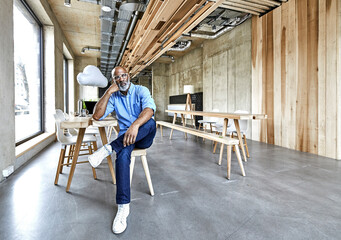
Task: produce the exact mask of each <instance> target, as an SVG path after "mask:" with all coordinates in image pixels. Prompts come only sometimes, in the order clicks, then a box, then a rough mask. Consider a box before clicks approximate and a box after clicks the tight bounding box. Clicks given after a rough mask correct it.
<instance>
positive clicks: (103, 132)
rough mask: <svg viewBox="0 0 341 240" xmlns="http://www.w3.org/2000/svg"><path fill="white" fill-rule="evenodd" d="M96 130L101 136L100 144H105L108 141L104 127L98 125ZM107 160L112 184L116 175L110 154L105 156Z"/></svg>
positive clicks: (114, 182)
mask: <svg viewBox="0 0 341 240" xmlns="http://www.w3.org/2000/svg"><path fill="white" fill-rule="evenodd" d="M98 130H99V134H100V136H101V140H102V144H103V146H104V145H105V144H107V143H108V140H107V137H106V135H105V129H104V127H98ZM107 161H108V165H109V170H110V173H111V177H112V182H113V184H116V177H115V171H114V166H113V164H112V160H111V156H110V155H109V156H107Z"/></svg>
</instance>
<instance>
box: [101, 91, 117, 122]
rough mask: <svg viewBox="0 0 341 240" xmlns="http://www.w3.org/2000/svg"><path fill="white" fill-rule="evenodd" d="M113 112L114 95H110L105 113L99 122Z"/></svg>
mask: <svg viewBox="0 0 341 240" xmlns="http://www.w3.org/2000/svg"><path fill="white" fill-rule="evenodd" d="M113 111H115V101H114V95H111V96H110V98H109V101H108V104H107V108H106V109H105V113H104V115H103V116H102V117H101V118H100V119H99V120H103V119H104V118H106V117H107V116H108V115H109V114H110V113H112V112H113Z"/></svg>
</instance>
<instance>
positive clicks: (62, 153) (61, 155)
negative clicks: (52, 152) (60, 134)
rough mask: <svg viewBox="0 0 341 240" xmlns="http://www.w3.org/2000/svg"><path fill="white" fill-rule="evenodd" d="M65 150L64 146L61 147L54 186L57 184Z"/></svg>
mask: <svg viewBox="0 0 341 240" xmlns="http://www.w3.org/2000/svg"><path fill="white" fill-rule="evenodd" d="M65 150H66V145H65V146H62V149H60V155H59V162H58V167H57V172H56V177H55V179H54V184H55V185H57V184H58V179H59V173H60V171H61V170H60V169H61V167H62V164H63V162H64V157H65Z"/></svg>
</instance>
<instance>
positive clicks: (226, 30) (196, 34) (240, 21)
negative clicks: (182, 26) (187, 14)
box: [183, 14, 251, 39]
mask: <svg viewBox="0 0 341 240" xmlns="http://www.w3.org/2000/svg"><path fill="white" fill-rule="evenodd" d="M250 16H251V14H247V15H245V16H244V17H243V18H242V19H240V20H239V21H236V23H235V24H234V25H233V26H226V27H225V28H222V29H220V30H219V31H218V32H217V33H216V34H214V35H207V34H199V33H186V34H183V36H185V37H196V38H203V39H216V38H218V37H219V36H221V35H222V34H224V33H226V32H228V31H230V30H232V29H233V28H235V27H236V26H238V25H240V24H242V23H243V22H245V21H246V20H247V19H249V18H250Z"/></svg>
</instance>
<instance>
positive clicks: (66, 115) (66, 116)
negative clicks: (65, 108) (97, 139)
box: [64, 113, 78, 136]
mask: <svg viewBox="0 0 341 240" xmlns="http://www.w3.org/2000/svg"><path fill="white" fill-rule="evenodd" d="M64 116H65V120H69V119H70V116H69V114H67V113H64ZM68 131H69V133H70V134H71V135H72V136H77V135H78V131H77V130H76V129H75V128H69V129H68Z"/></svg>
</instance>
